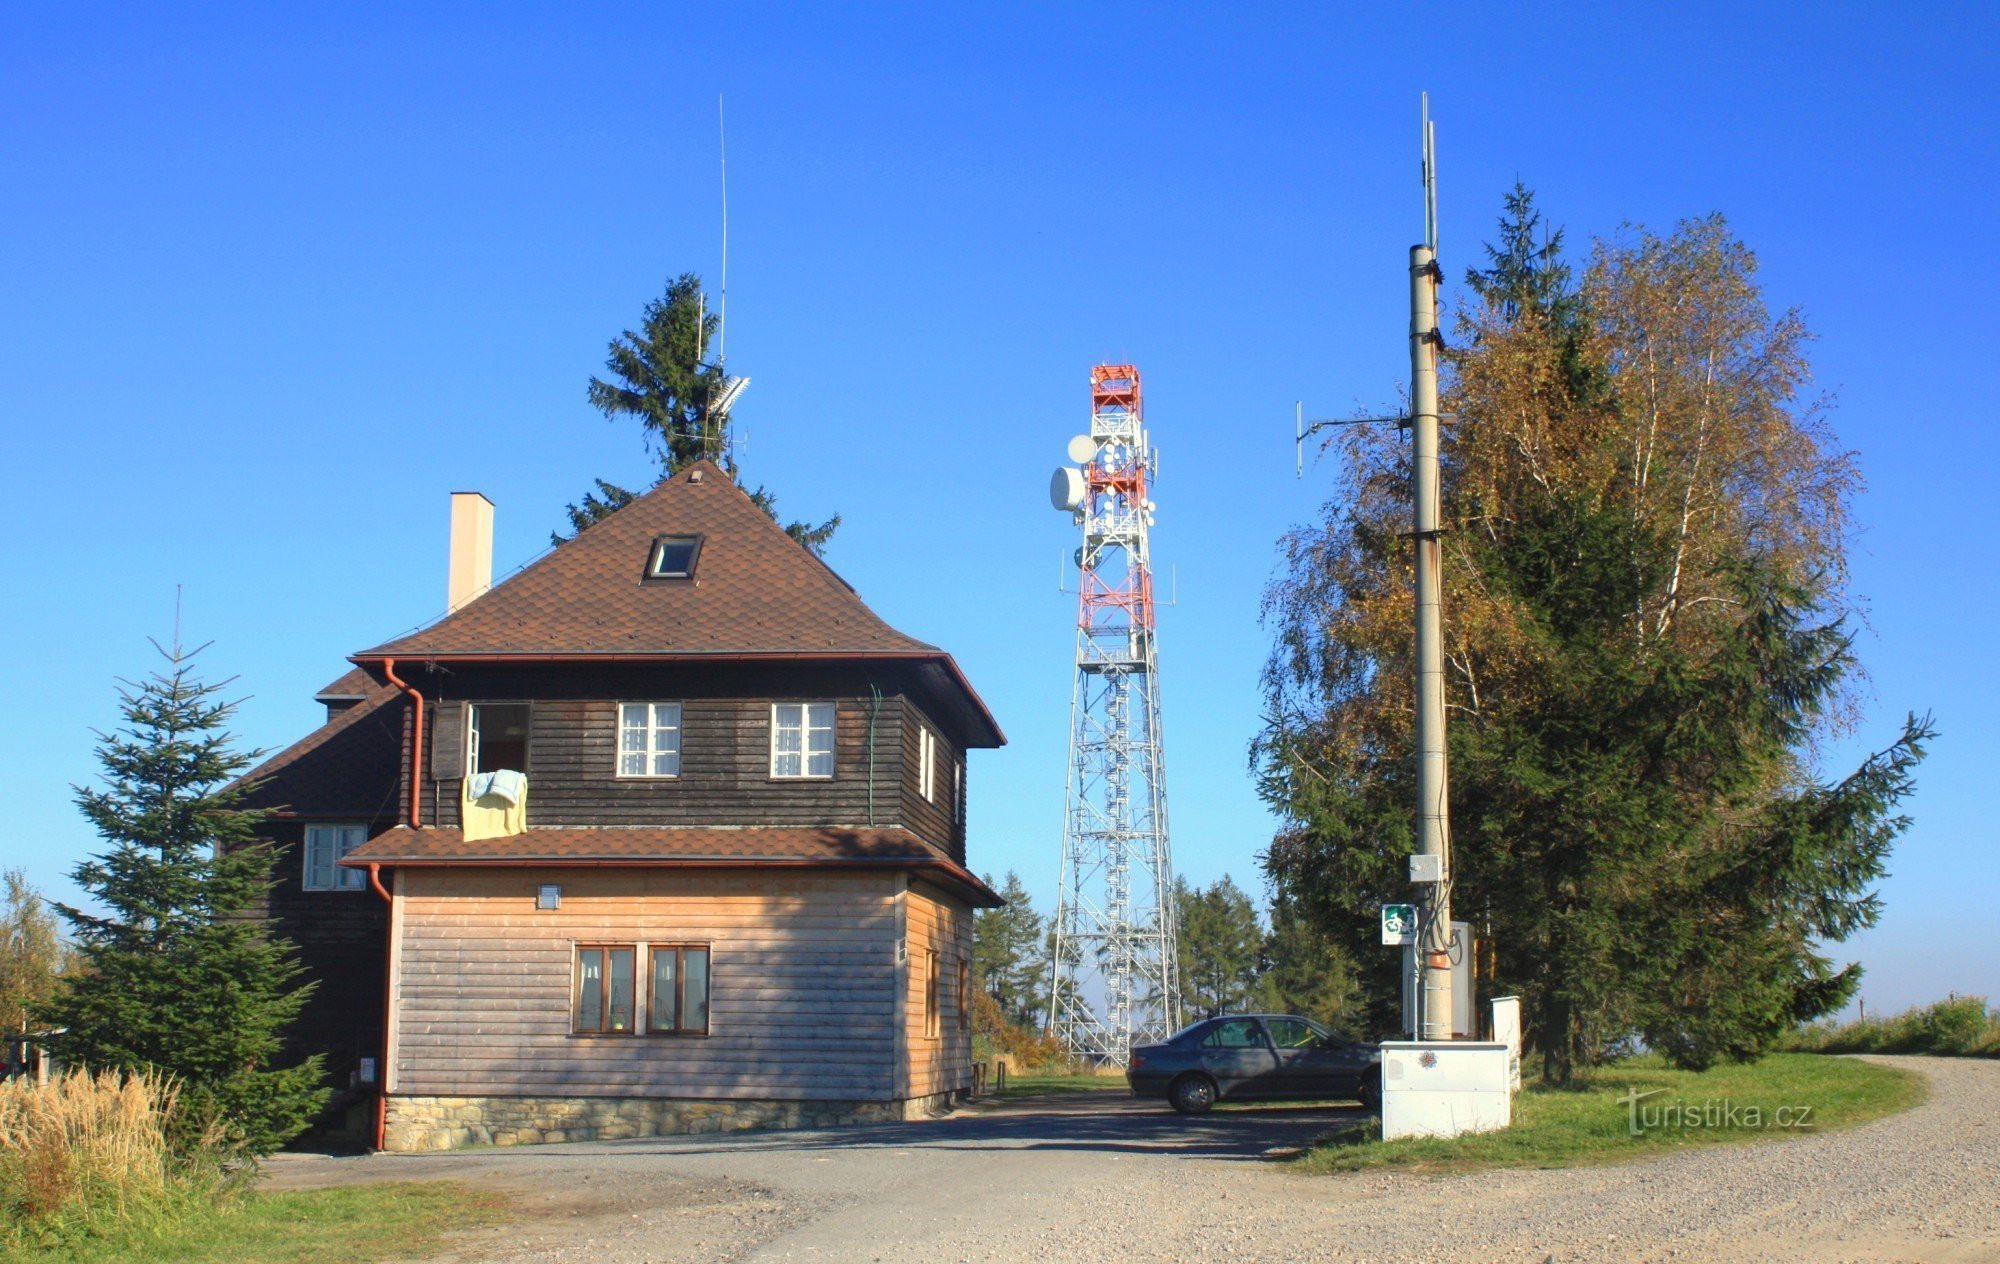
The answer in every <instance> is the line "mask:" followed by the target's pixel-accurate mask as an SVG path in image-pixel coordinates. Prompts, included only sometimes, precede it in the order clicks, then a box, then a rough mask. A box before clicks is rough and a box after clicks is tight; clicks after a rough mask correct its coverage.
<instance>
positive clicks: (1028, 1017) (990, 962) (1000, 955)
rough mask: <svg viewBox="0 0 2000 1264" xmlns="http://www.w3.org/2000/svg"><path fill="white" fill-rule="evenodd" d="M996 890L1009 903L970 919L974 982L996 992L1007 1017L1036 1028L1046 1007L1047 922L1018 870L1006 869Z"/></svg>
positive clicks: (981, 988) (990, 880)
mask: <svg viewBox="0 0 2000 1264" xmlns="http://www.w3.org/2000/svg"><path fill="white" fill-rule="evenodd" d="M987 885H989V886H991V885H992V879H991V878H990V877H989V878H988V879H987ZM998 891H999V895H1000V898H1001V899H1003V900H1005V901H1007V903H1006V905H1005V906H1004V907H1002V908H997V909H981V910H980V911H979V912H978V913H977V914H975V915H974V917H973V920H972V981H973V986H974V987H977V988H979V989H980V990H982V991H984V992H986V993H987V994H988V995H990V996H992V998H993V1000H994V1002H995V1003H996V1004H997V1005H998V1006H999V1007H1000V1013H1001V1016H1002V1017H1003V1018H1005V1019H1006V1021H1007V1022H1009V1023H1012V1024H1013V1025H1014V1026H1016V1027H1022V1028H1027V1029H1030V1030H1033V1029H1036V1028H1039V1027H1040V1026H1041V1023H1042V1011H1043V1010H1044V1009H1045V1008H1046V1007H1047V996H1048V985H1049V972H1048V962H1047V960H1046V957H1045V952H1044V949H1043V942H1044V938H1045V931H1046V929H1047V928H1046V927H1045V926H1044V925H1043V919H1042V916H1041V914H1039V913H1037V912H1035V905H1034V901H1033V900H1032V899H1030V898H1029V895H1028V889H1027V888H1026V887H1025V886H1023V885H1022V884H1021V876H1020V875H1019V874H1017V873H1015V872H1014V871H1013V870H1011V869H1010V870H1008V871H1007V879H1006V881H1005V882H1003V883H1002V884H1001V885H1000V887H999V888H998Z"/></svg>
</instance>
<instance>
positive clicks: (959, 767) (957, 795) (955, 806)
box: [951, 759, 965, 825]
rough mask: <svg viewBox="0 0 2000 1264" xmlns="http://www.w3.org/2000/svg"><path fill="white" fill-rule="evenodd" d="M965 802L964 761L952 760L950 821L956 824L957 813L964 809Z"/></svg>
mask: <svg viewBox="0 0 2000 1264" xmlns="http://www.w3.org/2000/svg"><path fill="white" fill-rule="evenodd" d="M964 802H965V761H964V760H962V759H958V760H953V761H952V765H951V823H952V824H953V825H956V824H958V814H959V813H960V812H962V811H964V810H965V809H964V806H963V805H964Z"/></svg>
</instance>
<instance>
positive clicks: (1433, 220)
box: [1292, 92, 1458, 478]
mask: <svg viewBox="0 0 2000 1264" xmlns="http://www.w3.org/2000/svg"><path fill="white" fill-rule="evenodd" d="M1419 132H1420V135H1421V138H1422V156H1421V157H1420V158H1419V160H1418V162H1419V164H1420V167H1421V171H1422V175H1423V181H1424V246H1425V248H1426V249H1428V250H1429V251H1430V262H1429V265H1428V266H1429V267H1430V269H1431V270H1432V271H1435V270H1436V269H1437V248H1438V201H1437V123H1436V122H1435V121H1434V120H1432V118H1431V94H1430V93H1428V92H1426V93H1424V94H1423V104H1422V107H1421V113H1420V124H1419ZM1439 279H1440V278H1439V277H1432V280H1431V284H1432V290H1433V298H1432V311H1431V325H1432V328H1431V330H1430V332H1429V334H1428V335H1427V336H1426V337H1427V341H1428V342H1429V343H1430V344H1431V345H1432V346H1433V347H1442V346H1443V345H1444V336H1443V335H1442V334H1441V333H1439V332H1438V330H1437V328H1436V324H1437V312H1436V298H1435V290H1436V283H1437V281H1438V280H1439ZM1292 408H1293V414H1292V417H1293V419H1292V455H1293V465H1294V467H1295V470H1296V473H1297V476H1298V477H1299V478H1304V477H1305V476H1306V440H1307V439H1309V438H1311V437H1312V436H1313V435H1316V434H1318V433H1319V432H1320V431H1322V430H1326V429H1330V428H1331V427H1334V426H1382V425H1394V426H1395V427H1396V429H1398V430H1400V431H1403V432H1404V433H1405V434H1407V433H1408V432H1409V430H1410V424H1411V417H1410V414H1409V413H1396V414H1393V415H1391V416H1387V417H1333V418H1327V419H1324V420H1319V421H1307V420H1306V406H1305V401H1303V400H1298V401H1295V402H1294V403H1293V405H1292ZM1430 415H1431V416H1432V417H1433V418H1434V419H1435V420H1436V421H1440V422H1452V421H1456V420H1458V414H1457V413H1441V412H1438V411H1436V407H1435V402H1433V407H1432V410H1431V414H1430Z"/></svg>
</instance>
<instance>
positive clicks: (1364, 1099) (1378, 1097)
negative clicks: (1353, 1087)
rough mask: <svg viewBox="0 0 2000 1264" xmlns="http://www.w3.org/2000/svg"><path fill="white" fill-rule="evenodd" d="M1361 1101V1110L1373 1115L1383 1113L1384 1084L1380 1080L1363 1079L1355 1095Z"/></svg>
mask: <svg viewBox="0 0 2000 1264" xmlns="http://www.w3.org/2000/svg"><path fill="white" fill-rule="evenodd" d="M1354 1095H1355V1096H1356V1097H1357V1098H1359V1099H1360V1101H1361V1109H1363V1110H1365V1111H1368V1112H1369V1113H1371V1114H1376V1115H1379V1114H1381V1113H1382V1084H1381V1081H1379V1080H1374V1079H1368V1078H1363V1079H1362V1081H1361V1087H1360V1088H1359V1089H1358V1090H1357V1091H1356V1092H1355V1094H1354Z"/></svg>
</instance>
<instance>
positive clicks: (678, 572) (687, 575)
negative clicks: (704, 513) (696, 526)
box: [646, 535, 701, 579]
mask: <svg viewBox="0 0 2000 1264" xmlns="http://www.w3.org/2000/svg"><path fill="white" fill-rule="evenodd" d="M700 556H701V537H700V536H698V535H663V536H661V537H660V538H659V539H657V540H654V541H653V554H652V556H651V557H650V558H648V559H647V561H646V578H647V579H693V578H694V564H695V559H696V558H698V557H700Z"/></svg>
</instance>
